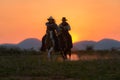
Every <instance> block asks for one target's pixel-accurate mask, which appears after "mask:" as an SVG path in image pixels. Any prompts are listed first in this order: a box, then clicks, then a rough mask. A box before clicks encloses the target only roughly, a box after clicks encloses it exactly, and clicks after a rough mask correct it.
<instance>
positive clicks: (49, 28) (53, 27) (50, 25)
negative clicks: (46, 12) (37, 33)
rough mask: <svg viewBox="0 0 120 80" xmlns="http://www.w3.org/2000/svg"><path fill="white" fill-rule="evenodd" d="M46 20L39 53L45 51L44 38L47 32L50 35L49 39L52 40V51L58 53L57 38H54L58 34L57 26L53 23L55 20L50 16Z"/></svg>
mask: <svg viewBox="0 0 120 80" xmlns="http://www.w3.org/2000/svg"><path fill="white" fill-rule="evenodd" d="M47 20H48V22H46V27H47V29H46V34H45V35H44V36H43V38H42V46H41V51H45V50H46V47H45V40H46V36H47V32H48V31H50V34H51V36H50V39H51V40H52V43H53V45H54V49H55V50H56V51H59V44H58V38H57V36H56V34H57V33H58V32H59V28H58V26H57V24H56V23H55V19H54V18H53V17H52V16H50V17H49V18H48V19H47ZM46 45H47V44H46Z"/></svg>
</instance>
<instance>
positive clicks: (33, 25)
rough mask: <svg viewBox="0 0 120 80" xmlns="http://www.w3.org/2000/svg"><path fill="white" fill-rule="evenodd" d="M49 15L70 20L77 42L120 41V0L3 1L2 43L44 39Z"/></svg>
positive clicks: (0, 5)
mask: <svg viewBox="0 0 120 80" xmlns="http://www.w3.org/2000/svg"><path fill="white" fill-rule="evenodd" d="M49 16H53V17H54V18H55V20H56V23H57V24H59V23H60V22H61V18H62V17H66V18H67V19H68V22H69V24H70V25H71V29H72V30H71V31H70V34H71V35H72V39H73V42H77V41H81V40H94V41H98V40H101V39H103V38H112V39H116V40H119V41H120V0H0V44H2V43H18V42H20V41H22V40H24V39H26V38H38V39H40V40H41V38H42V36H43V35H44V34H45V30H46V26H45V23H46V22H47V18H48V17H49Z"/></svg>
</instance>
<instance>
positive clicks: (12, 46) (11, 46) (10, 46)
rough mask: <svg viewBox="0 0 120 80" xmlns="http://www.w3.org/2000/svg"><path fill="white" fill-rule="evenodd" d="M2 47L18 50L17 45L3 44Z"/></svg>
mask: <svg viewBox="0 0 120 80" xmlns="http://www.w3.org/2000/svg"><path fill="white" fill-rule="evenodd" d="M0 46H2V47H7V48H16V47H18V46H17V45H16V44H8V43H6V44H1V45H0Z"/></svg>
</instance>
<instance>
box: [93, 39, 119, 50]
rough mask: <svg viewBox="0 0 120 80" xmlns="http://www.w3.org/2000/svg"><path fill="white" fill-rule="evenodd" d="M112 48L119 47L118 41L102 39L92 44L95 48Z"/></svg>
mask: <svg viewBox="0 0 120 80" xmlns="http://www.w3.org/2000/svg"><path fill="white" fill-rule="evenodd" d="M112 48H120V41H117V40H113V39H102V40H100V41H98V42H97V43H96V44H95V46H94V49H95V50H110V49H112Z"/></svg>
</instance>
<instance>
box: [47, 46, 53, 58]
mask: <svg viewBox="0 0 120 80" xmlns="http://www.w3.org/2000/svg"><path fill="white" fill-rule="evenodd" d="M52 51H53V47H51V48H50V49H49V50H48V59H49V60H51V53H52Z"/></svg>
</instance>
